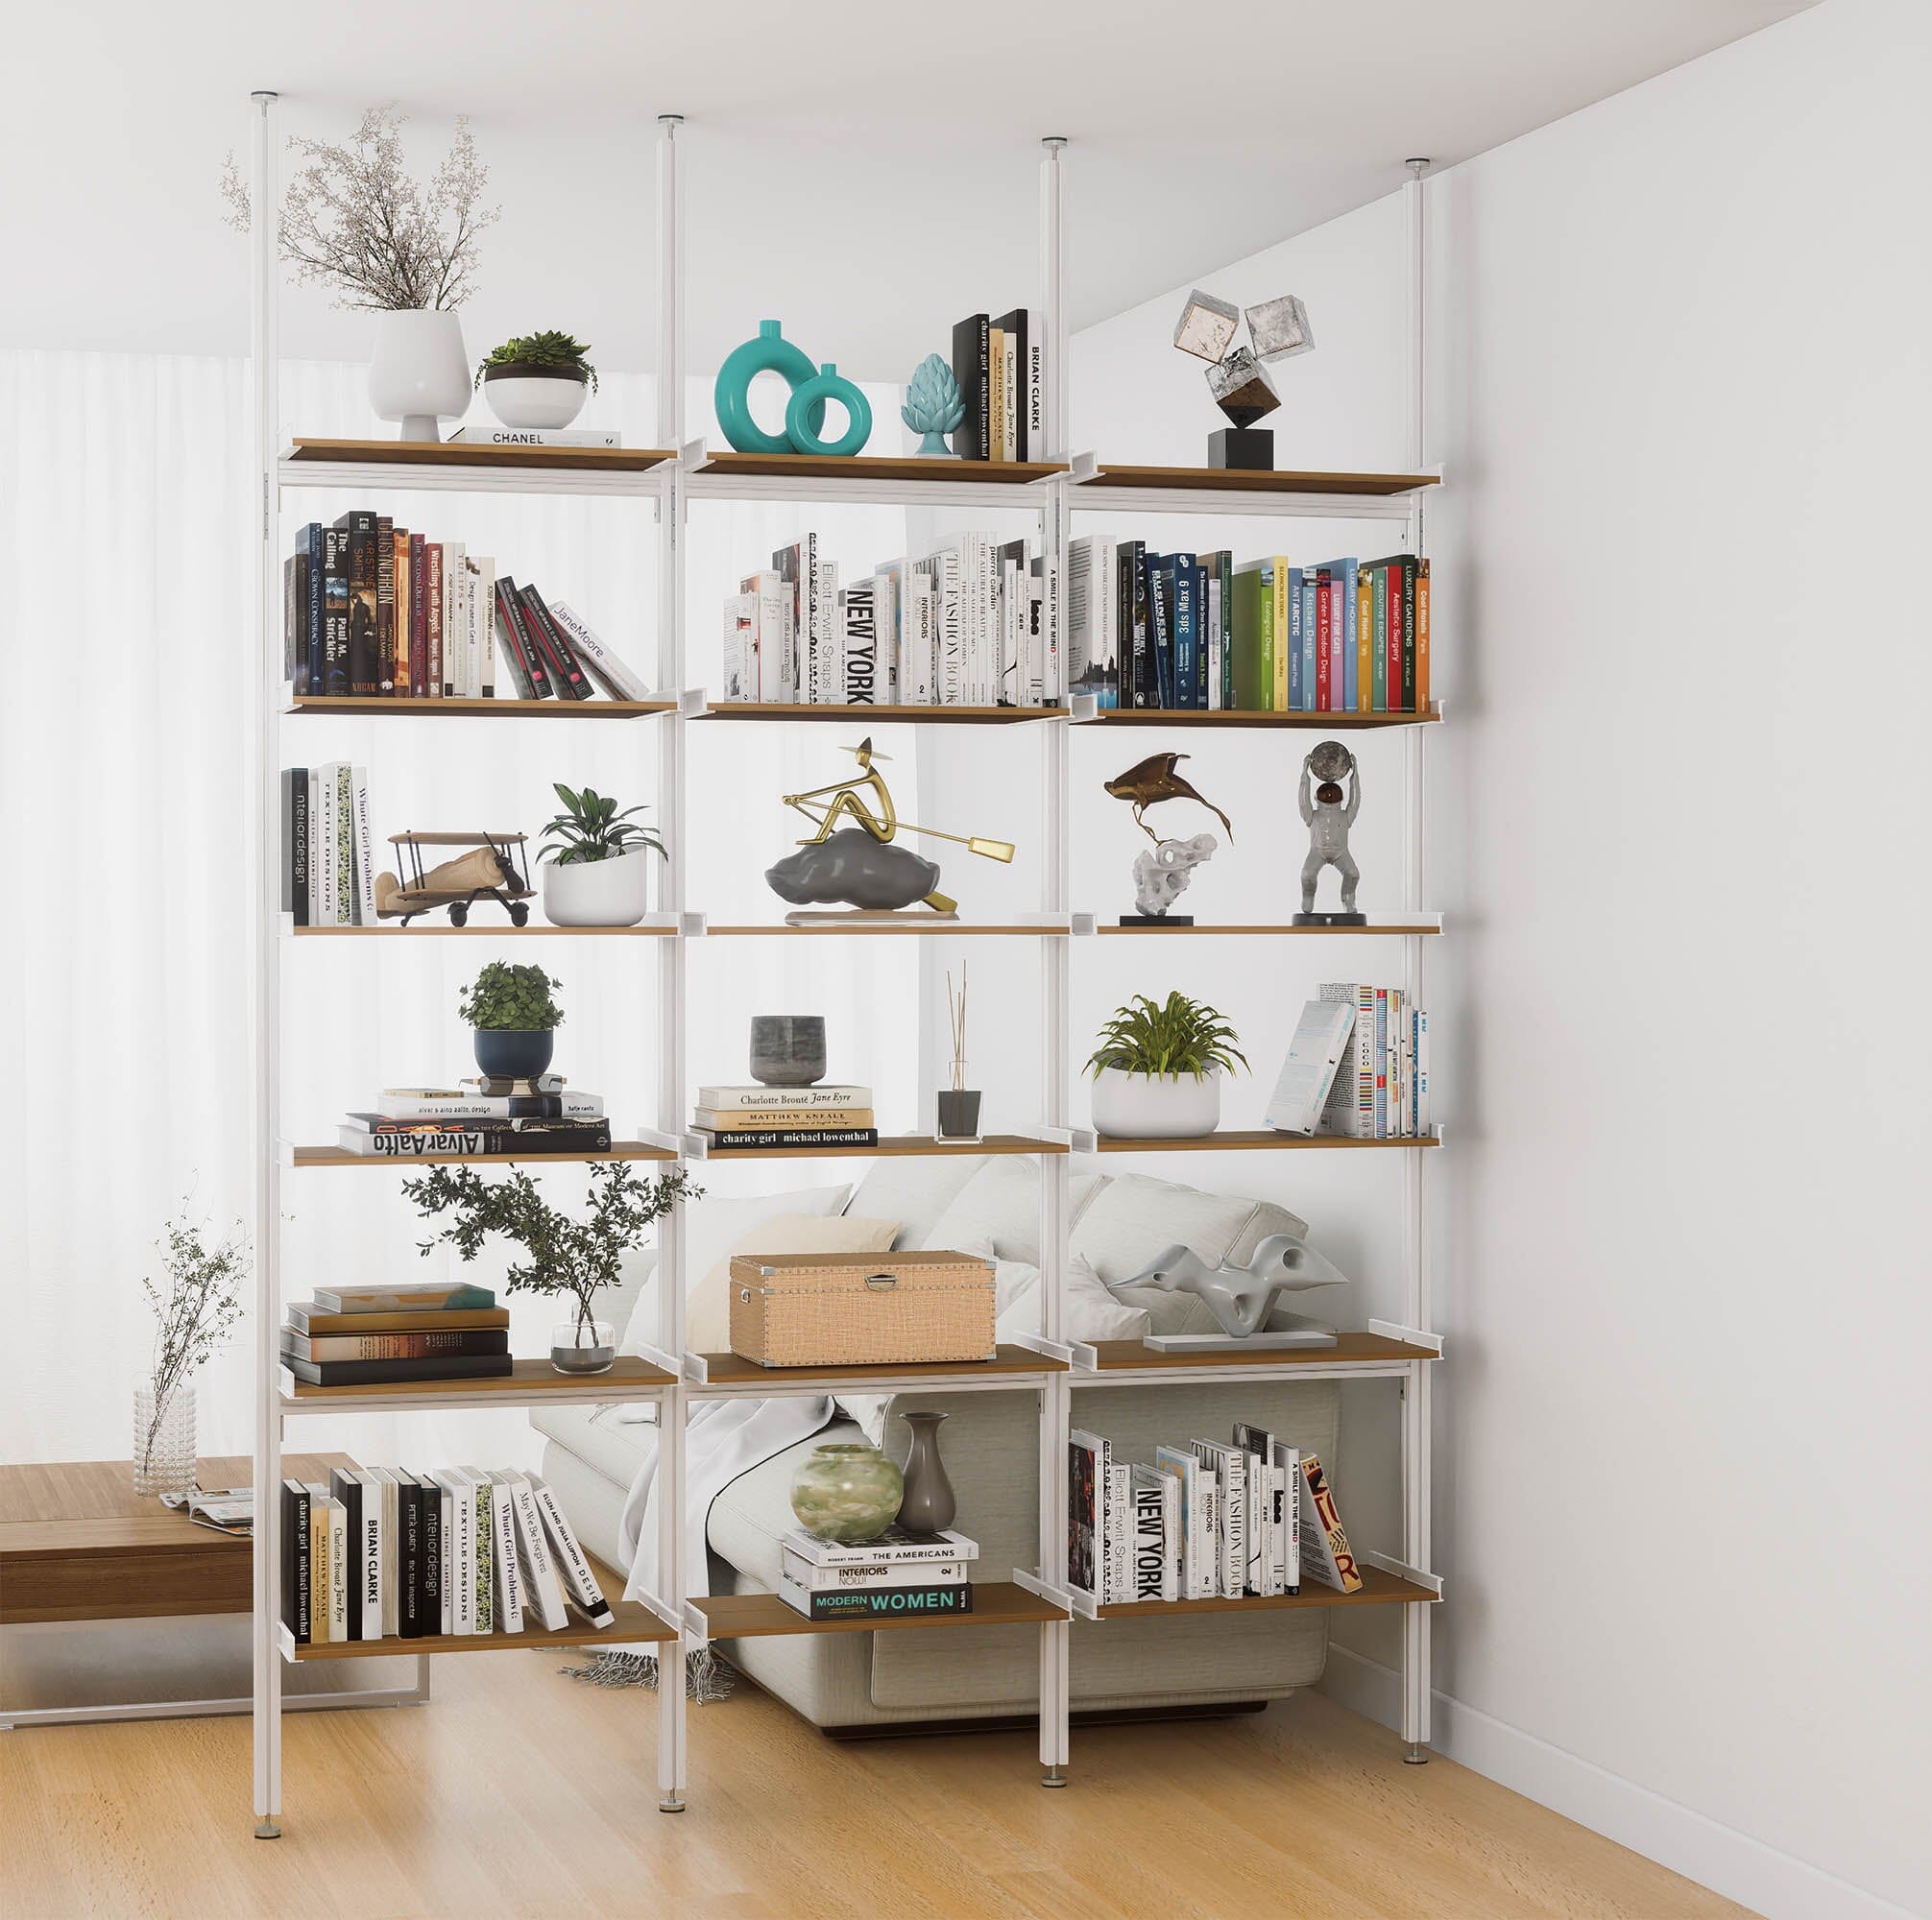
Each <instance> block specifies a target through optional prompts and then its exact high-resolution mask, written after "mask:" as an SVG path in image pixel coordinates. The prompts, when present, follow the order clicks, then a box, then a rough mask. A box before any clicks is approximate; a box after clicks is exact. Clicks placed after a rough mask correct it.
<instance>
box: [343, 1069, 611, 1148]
mask: <svg viewBox="0 0 1932 1920" xmlns="http://www.w3.org/2000/svg"><path fill="white" fill-rule="evenodd" d="M336 1140H337V1142H338V1144H340V1145H341V1146H342V1148H343V1149H344V1150H345V1151H346V1152H349V1153H354V1154H361V1155H363V1156H364V1157H366V1158H370V1159H381V1160H421V1159H423V1158H425V1157H428V1156H431V1155H433V1156H436V1157H438V1158H443V1157H446V1156H448V1155H451V1154H465V1155H475V1154H499V1153H500V1154H510V1153H514V1154H559V1153H565V1154H580V1153H603V1152H606V1151H608V1149H609V1147H610V1145H611V1123H610V1121H609V1120H608V1119H607V1118H606V1117H605V1115H604V1096H603V1095H602V1094H601V1093H589V1092H579V1091H578V1090H577V1089H575V1088H572V1087H569V1086H568V1085H566V1083H565V1080H564V1076H563V1075H562V1074H561V1073H540V1074H539V1075H538V1076H537V1077H536V1078H535V1079H534V1080H529V1081H523V1080H512V1079H508V1078H505V1077H502V1076H499V1075H492V1074H487V1073H486V1074H476V1075H473V1076H471V1077H470V1078H467V1079H462V1080H459V1081H458V1082H457V1083H456V1085H455V1086H454V1087H390V1088H385V1089H384V1090H383V1092H382V1093H381V1095H380V1096H379V1097H378V1099H377V1100H376V1103H375V1106H374V1110H373V1111H361V1110H358V1111H356V1112H352V1113H350V1114H348V1115H347V1116H344V1118H343V1121H342V1124H341V1125H340V1126H339V1127H338V1128H337V1129H336Z"/></svg>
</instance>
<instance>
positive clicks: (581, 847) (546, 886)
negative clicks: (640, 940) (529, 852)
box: [543, 780, 666, 926]
mask: <svg viewBox="0 0 1932 1920" xmlns="http://www.w3.org/2000/svg"><path fill="white" fill-rule="evenodd" d="M553 784H554V785H555V787H556V792H557V798H558V799H559V800H561V801H562V802H563V803H564V808H565V810H564V811H563V812H562V813H560V814H558V815H557V816H556V818H555V819H554V820H552V821H551V822H550V824H549V825H548V826H547V827H545V828H543V912H544V914H545V916H546V917H547V918H548V920H549V922H550V924H552V925H553V926H635V925H637V924H638V922H639V921H640V920H642V919H643V917H644V906H645V895H646V889H645V886H644V869H645V868H646V866H648V865H649V858H648V856H649V855H650V854H652V853H655V854H657V856H658V857H659V858H660V859H664V858H665V857H666V855H665V852H664V842H663V841H662V840H660V839H659V838H658V836H657V834H656V833H655V832H654V831H653V830H652V829H651V828H648V827H640V826H639V825H638V823H637V822H636V821H635V820H634V819H633V818H632V815H633V814H638V813H642V812H643V811H644V810H645V809H644V808H643V807H641V806H627V807H625V808H624V809H623V811H622V812H619V811H618V810H617V803H616V801H615V800H613V799H611V798H610V796H609V795H608V794H601V793H598V792H596V791H595V790H594V789H593V788H592V787H588V786H587V787H586V788H584V790H583V791H582V792H581V793H578V792H575V791H573V790H572V789H571V788H569V787H568V786H566V785H565V784H564V783H563V782H562V781H561V780H558V781H555V782H553Z"/></svg>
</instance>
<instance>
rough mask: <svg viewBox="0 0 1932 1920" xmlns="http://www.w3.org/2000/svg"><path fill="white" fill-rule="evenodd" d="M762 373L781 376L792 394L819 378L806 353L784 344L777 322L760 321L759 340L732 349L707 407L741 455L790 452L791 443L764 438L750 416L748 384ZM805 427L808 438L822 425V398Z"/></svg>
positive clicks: (788, 414) (779, 436) (775, 435)
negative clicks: (807, 428)
mask: <svg viewBox="0 0 1932 1920" xmlns="http://www.w3.org/2000/svg"><path fill="white" fill-rule="evenodd" d="M761 373H777V374H780V375H782V376H783V378H784V379H785V381H786V382H787V383H788V384H789V385H790V387H791V389H792V391H793V393H794V394H795V393H796V392H797V390H798V388H799V386H800V385H801V384H802V383H804V382H807V381H815V380H816V379H817V378H818V377H819V376H818V374H817V372H815V371H814V369H813V367H812V364H811V356H810V355H809V353H807V352H806V350H805V348H802V347H796V346H794V345H793V344H792V343H791V342H790V341H789V340H787V339H786V338H785V335H784V334H783V333H782V332H781V331H780V330H779V323H778V322H777V321H775V320H761V321H760V322H759V324H758V338H757V339H756V340H747V341H745V342H744V344H743V345H742V346H739V347H734V348H732V350H731V351H730V352H729V353H727V354H726V355H725V360H724V365H723V366H722V367H720V368H719V369H718V376H717V383H716V385H715V386H713V387H712V407H713V408H714V409H715V410H716V413H717V417H718V426H719V428H720V430H721V431H722V432H723V434H724V437H725V438H726V439H727V440H728V441H730V442H731V444H732V445H733V446H734V447H736V448H737V451H738V452H740V453H789V452H791V450H792V444H791V441H790V440H789V439H788V438H787V437H786V435H785V433H782V432H781V433H766V432H765V430H764V429H763V428H762V427H761V426H760V425H759V423H758V421H757V420H753V419H752V417H751V383H752V382H753V381H754V380H755V379H757V378H758V376H759V375H760V374H761ZM790 418H791V410H790V409H789V408H787V409H786V410H785V419H786V420H790ZM806 423H807V425H808V426H809V428H810V429H811V431H812V432H813V433H816V432H817V431H818V429H819V428H820V427H822V426H823V425H824V424H825V402H824V400H823V399H821V400H819V401H818V403H817V405H816V407H815V408H814V409H813V410H812V411H811V413H810V416H809V420H807V422H806Z"/></svg>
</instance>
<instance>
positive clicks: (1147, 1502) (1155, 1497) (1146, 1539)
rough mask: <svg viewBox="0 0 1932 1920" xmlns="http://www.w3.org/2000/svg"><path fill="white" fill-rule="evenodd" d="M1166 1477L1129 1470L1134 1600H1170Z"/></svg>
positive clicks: (1148, 1470) (1141, 1469)
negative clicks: (1131, 1474) (1130, 1477)
mask: <svg viewBox="0 0 1932 1920" xmlns="http://www.w3.org/2000/svg"><path fill="white" fill-rule="evenodd" d="M1167 1478H1168V1476H1167V1475H1166V1474H1159V1473H1156V1472H1154V1470H1153V1469H1152V1468H1150V1467H1136V1468H1135V1469H1134V1470H1133V1486H1132V1488H1131V1491H1130V1500H1131V1511H1132V1515H1133V1564H1132V1578H1133V1591H1132V1595H1131V1597H1132V1598H1134V1599H1136V1600H1171V1599H1172V1598H1173V1597H1174V1596H1173V1595H1172V1594H1171V1593H1170V1592H1169V1591H1168V1587H1169V1578H1170V1563H1169V1559H1168V1538H1167V1504H1168V1503H1167V1496H1166V1493H1165V1491H1164V1482H1165V1481H1166V1480H1167Z"/></svg>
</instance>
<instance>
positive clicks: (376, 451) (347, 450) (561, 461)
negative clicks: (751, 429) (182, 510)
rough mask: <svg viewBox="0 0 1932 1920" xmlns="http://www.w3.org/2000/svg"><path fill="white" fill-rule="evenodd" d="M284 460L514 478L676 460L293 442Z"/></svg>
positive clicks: (649, 454) (459, 444)
mask: <svg viewBox="0 0 1932 1920" xmlns="http://www.w3.org/2000/svg"><path fill="white" fill-rule="evenodd" d="M282 458H283V459H284V460H294V461H308V460H314V461H328V462H331V463H333V464H335V465H338V466H356V467H487V468H496V469H497V470H498V471H501V472H505V473H514V472H516V471H518V470H519V468H521V469H522V470H524V471H526V472H527V471H529V470H531V469H533V468H535V469H550V470H555V469H558V468H562V469H564V470H566V471H568V472H576V473H645V472H648V471H649V470H650V469H651V468H653V467H662V466H663V465H664V462H665V461H666V460H674V459H676V458H677V456H676V455H675V454H674V453H671V452H668V451H667V450H665V449H664V447H658V446H493V445H491V444H489V443H488V442H487V441H464V440H444V441H423V440H307V439H302V438H298V439H296V440H295V441H294V442H293V443H292V444H291V445H290V446H289V449H288V451H287V452H286V453H284V454H283V455H282Z"/></svg>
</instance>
